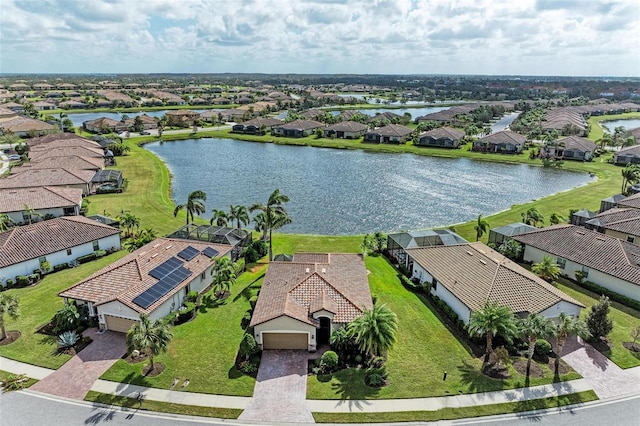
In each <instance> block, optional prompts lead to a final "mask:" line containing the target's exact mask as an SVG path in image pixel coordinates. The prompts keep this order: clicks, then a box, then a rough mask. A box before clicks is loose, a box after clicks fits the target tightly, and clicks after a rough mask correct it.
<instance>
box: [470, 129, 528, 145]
mask: <svg viewBox="0 0 640 426" xmlns="http://www.w3.org/2000/svg"><path fill="white" fill-rule="evenodd" d="M478 141H480V142H489V143H497V144H500V143H505V142H506V143H512V144H514V145H523V144H524V143H525V142H526V141H527V138H526V137H525V136H522V135H521V134H518V133H515V132H512V131H511V130H502V131H500V132H496V133H491V134H490V135H487V136H485V137H483V138H480V139H478Z"/></svg>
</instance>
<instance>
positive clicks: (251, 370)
mask: <svg viewBox="0 0 640 426" xmlns="http://www.w3.org/2000/svg"><path fill="white" fill-rule="evenodd" d="M259 367H260V357H259V356H258V355H253V356H251V357H249V359H248V360H245V361H242V362H240V364H238V370H240V371H241V372H242V373H244V374H246V375H248V376H254V375H255V374H256V373H257V372H258V368H259Z"/></svg>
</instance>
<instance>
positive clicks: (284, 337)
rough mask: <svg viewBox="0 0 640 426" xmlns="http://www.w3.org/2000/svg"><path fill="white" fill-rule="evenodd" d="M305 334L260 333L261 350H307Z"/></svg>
mask: <svg viewBox="0 0 640 426" xmlns="http://www.w3.org/2000/svg"><path fill="white" fill-rule="evenodd" d="M307 340H308V334H307V333H262V348H263V349H304V350H307V349H309V346H308V344H307Z"/></svg>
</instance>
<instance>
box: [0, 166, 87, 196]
mask: <svg viewBox="0 0 640 426" xmlns="http://www.w3.org/2000/svg"><path fill="white" fill-rule="evenodd" d="M95 174H96V172H94V171H93V170H66V169H25V170H24V171H20V173H16V174H12V175H9V176H8V177H5V178H3V179H0V189H7V188H34V187H38V186H57V187H59V186H62V187H65V188H81V189H82V193H83V194H84V195H89V193H90V192H91V178H93V176H94V175H95Z"/></svg>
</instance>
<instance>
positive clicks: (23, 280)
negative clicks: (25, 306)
mask: <svg viewBox="0 0 640 426" xmlns="http://www.w3.org/2000/svg"><path fill="white" fill-rule="evenodd" d="M28 285H29V277H27V276H25V275H18V276H17V277H16V286H18V287H26V286H28Z"/></svg>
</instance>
